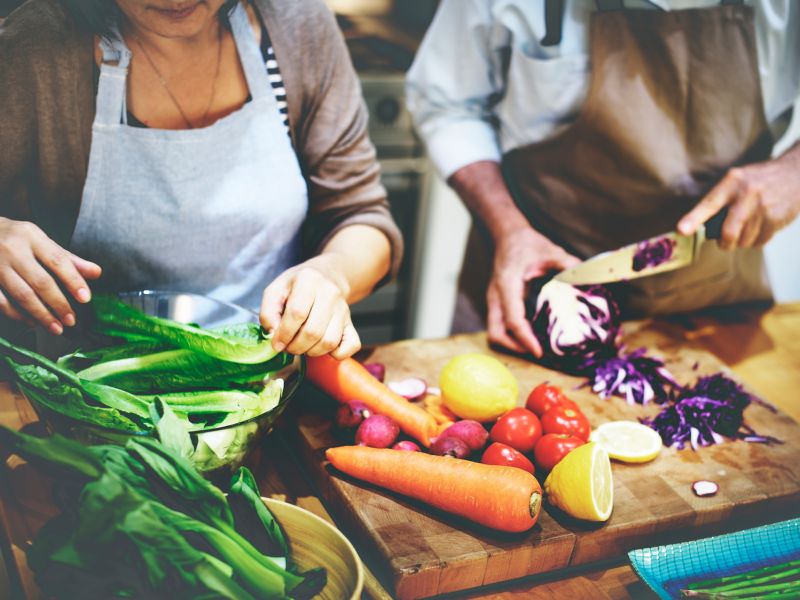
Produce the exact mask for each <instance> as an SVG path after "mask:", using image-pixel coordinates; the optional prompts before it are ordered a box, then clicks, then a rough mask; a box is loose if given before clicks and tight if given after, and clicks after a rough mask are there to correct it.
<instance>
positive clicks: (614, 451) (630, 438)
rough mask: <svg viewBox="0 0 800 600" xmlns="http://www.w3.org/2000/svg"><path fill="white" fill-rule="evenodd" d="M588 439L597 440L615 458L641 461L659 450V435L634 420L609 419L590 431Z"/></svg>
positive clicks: (623, 460)
mask: <svg viewBox="0 0 800 600" xmlns="http://www.w3.org/2000/svg"><path fill="white" fill-rule="evenodd" d="M589 439H590V440H591V441H593V442H597V443H598V444H600V445H601V446H603V448H605V449H606V450H607V451H608V455H609V456H610V457H611V458H613V459H616V460H621V461H622V462H629V463H643V462H648V461H651V460H653V459H654V458H655V457H656V456H658V453H659V452H661V436H660V435H658V433H657V432H656V431H654V430H653V429H651V428H650V427H648V426H647V425H642V424H641V423H637V422H636V421H611V422H610V423H603V424H602V425H600V427H598V428H597V429H595V430H594V431H592V433H591V435H590V436H589Z"/></svg>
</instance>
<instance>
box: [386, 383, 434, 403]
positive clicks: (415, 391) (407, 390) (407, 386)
mask: <svg viewBox="0 0 800 600" xmlns="http://www.w3.org/2000/svg"><path fill="white" fill-rule="evenodd" d="M386 385H387V386H388V388H389V389H390V390H392V391H393V392H394V393H395V394H397V395H398V396H402V397H403V398H405V399H406V400H416V399H417V398H422V397H423V396H424V395H425V392H427V391H428V384H427V383H425V381H424V380H422V379H420V378H419V377H409V378H408V379H403V380H401V381H387V382H386Z"/></svg>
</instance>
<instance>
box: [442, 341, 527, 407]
mask: <svg viewBox="0 0 800 600" xmlns="http://www.w3.org/2000/svg"><path fill="white" fill-rule="evenodd" d="M439 387H440V388H441V390H442V401H443V402H444V405H445V406H446V407H447V408H449V409H450V410H451V411H452V412H453V413H455V414H456V415H457V416H459V417H461V418H462V419H474V420H475V421H480V422H484V423H485V422H487V421H494V420H495V419H497V418H499V417H501V416H502V415H504V414H505V413H507V412H508V411H509V410H511V409H512V408H514V407H515V406H516V405H517V400H518V399H519V389H518V387H517V380H516V379H514V376H513V375H512V374H511V371H509V370H508V368H507V367H506V366H505V365H504V364H503V363H501V362H500V361H499V360H497V359H496V358H494V357H492V356H489V355H487V354H478V353H469V354H460V355H458V356H455V357H453V358H451V359H450V361H449V362H448V363H447V364H446V365H445V366H444V368H443V369H442V372H441V373H440V375H439Z"/></svg>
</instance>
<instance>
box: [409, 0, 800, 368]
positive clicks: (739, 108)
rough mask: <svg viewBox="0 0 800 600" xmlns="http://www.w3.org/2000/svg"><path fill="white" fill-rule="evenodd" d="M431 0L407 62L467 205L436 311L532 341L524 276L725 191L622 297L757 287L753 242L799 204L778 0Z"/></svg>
mask: <svg viewBox="0 0 800 600" xmlns="http://www.w3.org/2000/svg"><path fill="white" fill-rule="evenodd" d="M748 4H751V5H745V4H744V3H743V2H735V1H731V0H727V1H723V2H721V3H720V2H719V0H716V1H715V0H695V1H691V0H672V1H670V0H652V1H651V2H644V1H641V0H639V1H634V0H628V1H626V2H624V3H623V2H621V1H619V0H618V1H614V0H605V1H601V0H597V1H596V2H595V1H592V0H564V1H563V2H562V1H560V0H556V1H550V0H547V1H545V0H538V1H534V0H443V1H442V4H441V5H440V7H439V11H438V13H437V15H436V18H435V19H434V22H433V23H432V25H431V27H430V29H429V30H428V33H427V35H426V37H425V40H424V41H423V43H422V46H421V47H420V51H419V53H418V55H417V57H416V60H415V62H414V65H413V66H412V67H411V70H410V71H409V74H408V84H407V95H408V103H409V108H410V110H411V111H412V113H413V114H414V117H415V120H416V123H417V126H418V129H419V131H420V133H421V135H422V137H423V138H424V139H425V140H426V142H427V145H428V150H429V153H430V156H431V158H432V160H433V162H434V163H435V164H436V166H437V168H438V169H439V171H440V172H441V174H442V175H443V176H444V177H445V179H446V180H447V181H448V183H449V184H450V185H451V186H452V187H453V188H454V189H455V190H456V192H457V193H458V194H459V196H460V197H461V198H462V200H463V201H464V203H465V204H466V205H467V207H468V208H469V209H470V211H471V212H472V214H473V216H474V217H475V218H476V223H477V225H478V228H476V229H475V230H473V231H472V232H471V234H470V238H469V241H468V243H467V256H466V257H465V261H464V268H462V274H461V278H460V282H459V288H460V289H459V299H458V303H457V309H456V318H455V320H454V328H455V329H457V330H469V329H477V328H482V326H483V319H484V318H486V323H487V329H488V334H489V339H490V340H491V341H492V342H494V343H498V344H500V345H503V346H505V347H507V348H510V349H512V350H516V351H519V352H532V353H534V354H535V355H537V356H538V355H539V354H540V348H539V344H538V343H537V341H536V339H535V337H534V335H533V332H532V331H531V327H530V324H529V323H528V321H527V320H526V318H525V304H524V300H525V294H526V284H527V283H528V282H530V281H531V280H532V279H535V278H537V277H539V276H542V275H544V274H546V273H547V272H549V271H553V270H561V269H563V268H567V267H570V266H572V265H574V264H575V263H576V262H578V260H582V259H584V258H587V257H589V256H592V255H594V254H597V253H598V252H602V251H605V250H609V249H612V248H616V247H619V246H621V245H623V244H626V243H631V242H634V241H637V240H640V239H643V238H646V237H650V236H653V235H657V234H659V233H661V232H664V231H667V230H670V229H674V228H676V227H677V228H678V230H679V231H680V232H681V233H684V234H689V233H692V232H694V231H695V230H697V228H698V227H699V226H700V225H701V224H702V223H704V222H705V221H707V220H708V219H709V218H711V217H712V216H713V215H715V214H716V213H717V212H718V211H719V210H721V209H723V208H724V207H727V210H728V215H727V217H726V219H725V221H724V225H723V234H722V239H721V240H720V242H719V244H716V243H706V244H705V245H704V246H703V248H702V251H701V253H700V257H699V260H698V262H697V263H696V264H694V265H692V266H691V267H688V268H684V269H679V270H677V271H673V272H671V273H665V274H662V275H657V276H652V277H646V278H642V279H639V280H636V281H635V282H630V283H629V284H626V285H624V286H623V287H624V289H623V290H620V291H621V292H622V301H623V306H624V308H626V309H627V310H628V314H653V313H664V312H675V311H685V310H693V309H696V308H700V307H703V306H709V305H713V304H724V303H731V302H739V301H746V300H756V299H768V298H771V292H770V289H769V284H768V282H767V280H766V276H765V272H764V266H763V255H762V252H761V249H760V246H762V245H763V244H764V243H766V242H767V240H769V239H770V237H771V236H772V235H773V234H774V233H775V232H776V231H777V230H778V229H780V228H781V227H784V226H786V225H787V224H789V223H790V222H791V221H792V220H793V219H794V218H795V217H796V216H797V214H798V212H800V145H798V144H795V146H794V147H792V149H790V150H789V151H787V152H786V153H785V154H784V155H783V156H781V157H778V158H776V159H770V153H771V150H772V147H773V143H774V141H775V140H777V139H778V138H779V137H780V136H781V135H782V134H783V132H784V131H785V130H786V126H787V124H788V120H789V117H790V115H791V110H792V106H793V104H794V103H795V102H796V100H797V98H798V94H799V93H800V3H797V2H794V1H792V0H753V2H752V3H748Z"/></svg>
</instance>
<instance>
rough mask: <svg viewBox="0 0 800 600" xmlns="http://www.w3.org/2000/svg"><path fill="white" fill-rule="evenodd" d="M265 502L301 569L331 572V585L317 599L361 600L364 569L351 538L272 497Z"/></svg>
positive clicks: (326, 523) (301, 510)
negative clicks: (318, 568)
mask: <svg viewBox="0 0 800 600" xmlns="http://www.w3.org/2000/svg"><path fill="white" fill-rule="evenodd" d="M263 500H264V503H265V504H266V505H267V508H269V510H270V511H271V512H272V514H273V515H275V518H276V519H277V520H278V522H279V523H280V524H281V527H283V529H284V531H285V532H286V537H288V538H289V546H290V549H291V553H292V559H293V560H294V561H295V563H296V564H297V566H298V567H299V568H300V570H302V571H305V570H307V569H313V568H315V567H324V568H325V569H326V570H327V571H328V583H327V585H326V586H325V589H324V590H322V593H321V594H319V595H318V596H315V599H316V598H319V599H320V600H358V599H359V598H361V590H362V588H363V587H364V567H363V566H362V564H361V559H359V558H358V554H357V553H356V550H355V548H353V545H352V544H351V543H350V542H349V541H348V539H347V538H346V537H344V535H342V533H341V532H340V531H339V530H338V529H336V528H335V527H334V526H333V525H331V524H330V523H328V522H327V521H325V520H323V519H321V518H320V517H318V516H317V515H315V514H314V513H312V512H309V511H307V510H305V509H304V508H300V507H299V506H295V505H294V504H288V503H286V502H281V501H280V500H273V499H271V498H264V499H263Z"/></svg>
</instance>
